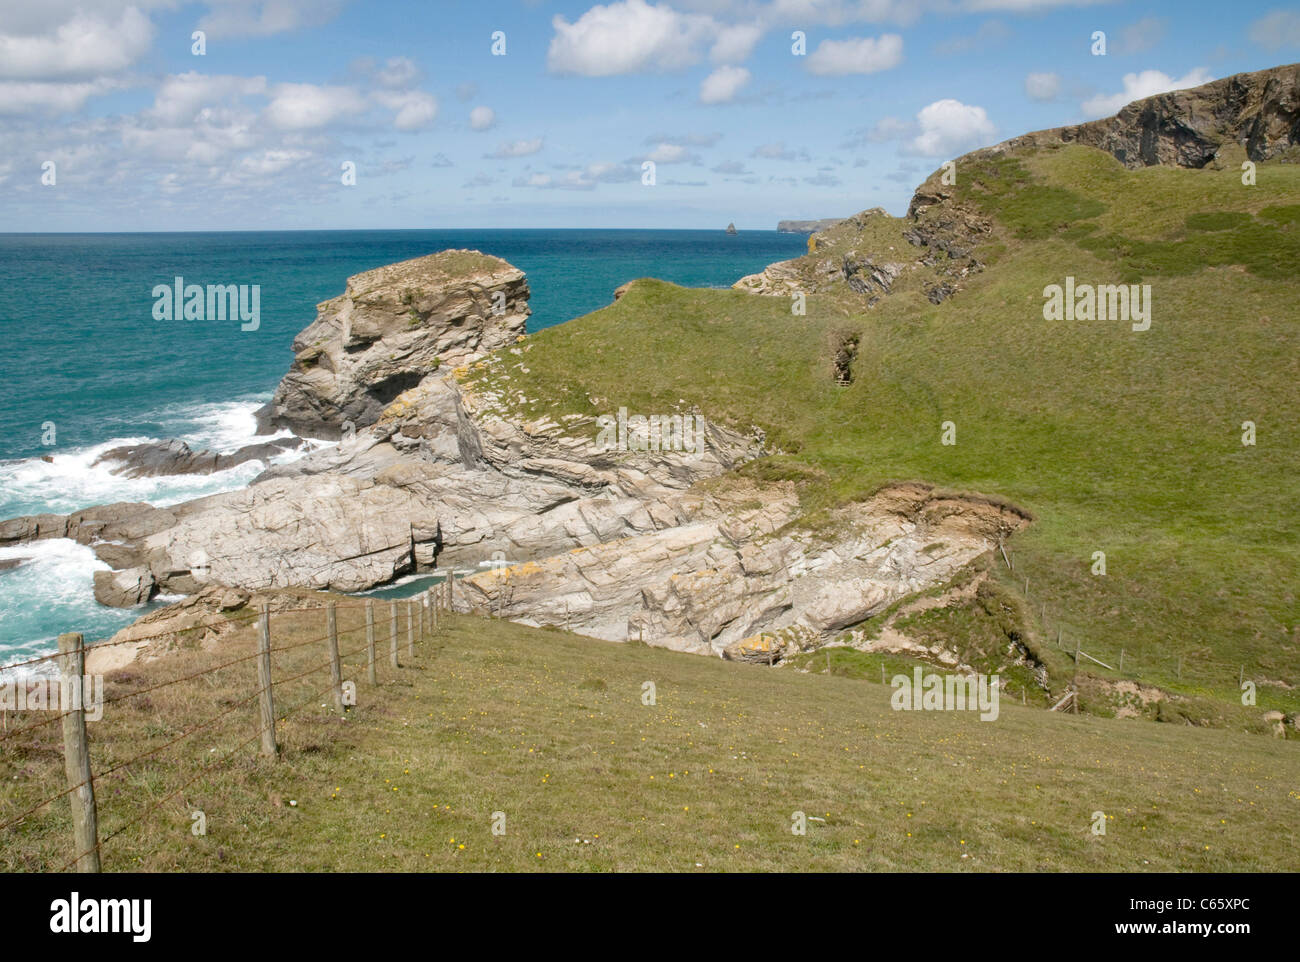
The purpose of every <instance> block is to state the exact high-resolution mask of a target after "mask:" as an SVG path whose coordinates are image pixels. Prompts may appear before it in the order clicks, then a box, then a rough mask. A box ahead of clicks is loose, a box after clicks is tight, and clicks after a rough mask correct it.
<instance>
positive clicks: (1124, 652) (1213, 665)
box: [999, 544, 1247, 712]
mask: <svg viewBox="0 0 1300 962" xmlns="http://www.w3.org/2000/svg"><path fill="white" fill-rule="evenodd" d="M999 549H1001V552H1002V558H1003V561H1004V562H1005V563H1006V567H1007V570H1008V571H1009V572H1013V573H1015V575H1016V577H1015V578H1014V579H1013V582H1012V583H1013V584H1016V585H1017V586H1019V585H1020V580H1019V577H1020V575H1021V572H1018V571H1017V570H1016V567H1015V557H1016V556H1015V552H1011V553H1010V554H1009V555H1008V553H1007V552H1006V550H1005V549H1004V548H1003V547H1002V545H1001V544H999ZM1023 594H1024V598H1025V601H1026V602H1027V603H1029V607H1030V612H1031V616H1032V611H1033V603H1032V600H1031V597H1030V579H1029V576H1027V575H1026V576H1025V577H1024V585H1023ZM1053 620H1054V621H1055V623H1056V648H1057V649H1058V650H1060V651H1063V652H1065V654H1066V655H1067V656H1068V657H1070V658H1071V659H1072V660H1073V661H1074V663H1075V672H1076V674H1077V672H1078V666H1079V664H1080V663H1081V661H1080V659H1083V658H1086V659H1088V660H1089V661H1091V662H1094V663H1096V664H1098V665H1100V666H1101V667H1102V668H1106V669H1108V670H1110V671H1113V672H1115V673H1116V674H1118V675H1121V676H1123V678H1124V679H1125V680H1128V681H1133V682H1137V683H1139V684H1147V685H1154V686H1157V687H1159V686H1161V684H1162V683H1160V682H1156V681H1144V680H1143V678H1142V676H1141V674H1139V673H1138V672H1137V671H1136V670H1135V666H1134V663H1135V662H1142V663H1144V664H1147V665H1152V664H1153V663H1152V662H1151V660H1150V659H1143V658H1139V657H1138V656H1136V655H1135V654H1134V653H1133V652H1130V651H1129V650H1128V647H1127V646H1122V647H1121V648H1120V650H1119V659H1118V662H1117V665H1109V664H1107V663H1106V662H1104V661H1102V660H1101V659H1100V658H1098V657H1096V656H1095V655H1092V654H1090V653H1088V652H1087V651H1084V650H1083V648H1082V647H1081V636H1082V634H1083V632H1081V631H1077V630H1076V629H1073V628H1071V633H1072V634H1075V637H1074V638H1073V639H1072V640H1073V641H1074V648H1073V649H1071V648H1070V647H1069V645H1068V644H1066V637H1065V628H1064V627H1063V626H1064V624H1065V623H1064V622H1063V621H1062V620H1058V619H1055V618H1053ZM1038 621H1039V624H1040V625H1041V626H1042V628H1043V631H1044V634H1045V636H1046V637H1045V639H1044V640H1045V641H1046V640H1047V638H1050V635H1051V632H1050V631H1049V630H1048V611H1047V602H1046V601H1042V602H1040V603H1039V618H1038ZM1126 661H1127V662H1128V664H1129V668H1128V670H1125V662H1126ZM1157 664H1158V663H1157ZM1169 664H1170V665H1172V666H1173V667H1174V675H1175V677H1176V678H1177V679H1178V681H1182V680H1183V669H1184V667H1185V665H1189V664H1195V666H1196V667H1197V669H1199V672H1198V674H1200V676H1201V677H1202V678H1204V676H1205V675H1206V674H1207V672H1208V673H1209V674H1210V678H1209V679H1207V680H1208V681H1210V683H1213V680H1214V676H1215V674H1216V673H1222V674H1223V675H1224V676H1225V677H1228V678H1231V675H1232V669H1233V668H1236V669H1237V672H1236V675H1237V678H1236V683H1237V687H1238V688H1241V687H1242V685H1243V684H1244V683H1245V682H1246V681H1247V679H1246V665H1245V664H1244V663H1238V664H1236V665H1232V664H1229V663H1228V662H1225V661H1221V660H1219V659H1216V658H1212V657H1206V658H1196V659H1194V660H1193V659H1192V658H1191V657H1190V656H1189V654H1188V653H1187V652H1181V653H1179V654H1178V655H1177V656H1176V657H1175V658H1173V659H1171V660H1170V662H1169ZM1067 688H1068V690H1069V691H1070V692H1077V688H1076V685H1075V682H1074V680H1073V679H1072V680H1071V682H1070V684H1069V685H1068V686H1067ZM1058 705H1059V703H1058ZM1067 707H1072V708H1073V710H1074V711H1075V712H1077V711H1078V698H1077V697H1075V698H1074V700H1073V702H1072V703H1071V705H1070V706H1067ZM1053 710H1055V709H1053Z"/></svg>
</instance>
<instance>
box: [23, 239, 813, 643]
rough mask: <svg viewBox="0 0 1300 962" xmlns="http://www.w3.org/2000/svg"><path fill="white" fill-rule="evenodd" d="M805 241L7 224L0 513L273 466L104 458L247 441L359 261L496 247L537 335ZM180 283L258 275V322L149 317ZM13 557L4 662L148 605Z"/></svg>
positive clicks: (732, 275)
mask: <svg viewBox="0 0 1300 962" xmlns="http://www.w3.org/2000/svg"><path fill="white" fill-rule="evenodd" d="M805 242H806V241H805V238H804V237H803V236H802V235H798V234H783V233H780V232H778V231H776V230H770V231H739V232H738V233H737V234H734V235H728V234H726V233H725V231H724V230H722V229H718V230H667V229H635V228H613V229H601V228H566V229H544V228H518V229H513V228H512V229H498V230H494V229H455V230H453V229H440V230H419V229H396V230H373V229H365V230H277V231H145V232H78V233H71V232H49V233H31V232H25V233H0V329H2V330H3V331H4V332H5V334H6V335H7V340H8V342H9V345H10V347H9V350H8V351H7V352H6V354H5V355H4V357H3V360H0V520H3V519H6V518H12V517H16V516H20V515H28V514H41V513H56V514H66V513H68V512H72V511H77V510H81V509H84V508H88V507H91V506H93V505H98V504H109V503H113V502H117V501H147V502H149V503H151V504H155V505H168V504H175V503H178V502H181V501H187V500H190V499H192V498H196V497H202V496H204V495H209V494H216V493H219V492H221V491H227V490H232V489H234V488H238V487H242V486H243V485H245V484H247V483H248V482H249V481H251V480H252V479H253V478H254V477H256V476H257V475H258V474H259V473H260V472H261V471H262V470H264V468H265V464H264V463H263V462H260V461H253V462H248V463H245V464H243V465H240V466H238V467H235V468H232V469H230V470H227V471H222V472H218V473H215V474H211V475H179V476H176V477H163V478H140V479H135V480H131V479H126V478H122V477H118V476H117V475H114V474H112V473H111V470H110V467H111V466H110V465H109V464H96V463H95V461H96V459H97V458H99V457H100V456H101V455H103V454H104V453H105V452H106V451H109V450H111V449H112V448H115V447H120V446H123V445H127V444H140V443H143V442H147V441H157V440H163V439H167V438H179V439H181V440H183V441H185V442H186V443H188V444H189V445H190V446H191V447H193V448H195V449H209V450H213V451H216V452H218V453H227V452H230V451H234V450H236V449H237V448H239V447H241V446H243V445H245V444H248V443H251V442H252V441H253V440H254V439H255V431H256V424H255V421H254V417H253V412H254V411H255V410H256V409H257V408H258V407H260V406H261V405H262V404H264V403H265V402H266V401H267V400H269V399H270V396H271V393H272V391H273V390H274V389H275V386H276V384H278V383H279V380H280V378H281V377H282V376H283V374H284V373H285V372H286V371H287V370H288V367H289V364H290V362H291V361H292V360H293V353H292V351H291V348H290V345H291V343H292V341H293V338H294V336H295V335H296V334H297V333H298V332H299V331H301V330H302V329H303V328H304V327H306V326H307V325H308V324H309V323H311V321H312V320H313V319H314V318H315V316H316V305H317V304H318V303H319V302H321V301H323V300H326V299H328V298H331V297H334V296H336V295H338V294H341V293H342V292H343V290H344V285H345V283H346V280H347V278H348V277H349V276H351V275H353V274H356V273H359V272H361V271H365V270H369V269H372V268H375V267H380V266H383V265H385V264H390V263H393V262H395V261H401V260H406V259H409V258H412V257H419V256H421V255H424V254H430V253H434V252H435V251H439V250H445V249H448V248H473V249H477V250H481V251H483V252H484V253H488V254H493V255H496V256H498V257H502V258H504V259H505V260H507V261H509V262H510V263H511V264H514V265H515V266H516V267H518V268H520V269H521V270H523V271H524V272H525V273H526V274H527V276H528V281H529V285H530V288H531V292H532V297H531V300H530V304H531V306H532V309H533V313H532V314H531V316H530V317H529V319H528V325H527V330H528V332H529V333H536V332H538V331H541V330H545V329H546V328H548V327H553V326H555V325H556V324H561V323H564V322H565V321H568V320H571V319H573V318H576V317H581V316H582V315H584V314H588V313H590V312H591V311H593V310H597V309H599V308H601V307H604V306H606V305H607V304H609V303H611V302H612V300H613V295H614V290H615V288H617V287H618V286H619V285H620V284H623V283H625V282H627V281H629V280H632V279H634V278H637V277H657V278H660V279H663V280H667V281H671V282H673V283H677V284H681V285H684V286H688V287H729V286H730V285H731V284H733V283H734V282H735V281H736V280H738V279H739V278H740V277H743V276H744V275H746V274H750V273H754V272H756V271H760V270H762V269H763V268H764V267H766V266H767V265H768V264H770V263H772V262H774V261H779V260H784V259H787V258H790V257H796V256H798V255H799V254H801V253H803V252H804V250H805ZM176 277H183V278H185V282H186V283H187V284H188V283H197V284H202V285H207V284H233V285H257V286H258V287H259V289H260V304H259V315H260V316H259V322H258V325H257V328H256V330H242V329H241V324H240V323H239V321H238V319H233V320H228V321H211V320H205V321H184V320H175V321H159V320H156V319H155V317H154V313H153V308H154V304H155V299H154V296H153V293H152V292H153V289H154V287H155V286H156V285H170V284H172V283H174V279H175V278H176ZM287 434H288V432H281V433H280V435H279V436H287ZM263 439H264V438H263ZM51 442H52V443H51ZM319 443H320V442H313V444H316V445H318V444H319ZM302 453H304V451H303V450H301V449H300V450H299V451H296V452H289V453H286V454H284V455H282V456H281V459H290V458H295V457H301V456H302ZM47 458H48V459H50V460H45V459H47ZM277 460H280V459H277ZM16 560H17V561H20V563H19V564H18V566H17V567H12V568H8V569H7V570H5V569H4V568H3V566H0V663H9V662H13V661H17V660H21V659H23V658H28V657H33V656H35V655H38V654H44V653H46V652H48V651H50V650H52V649H53V647H54V643H55V639H56V638H57V636H58V635H59V634H60V633H61V632H66V631H81V632H83V633H85V635H86V637H87V639H88V640H96V639H101V638H105V637H108V636H109V635H111V634H112V633H113V632H115V631H117V630H118V629H120V628H122V627H124V626H125V625H127V624H129V623H130V622H132V621H134V620H135V619H136V618H138V617H139V616H140V614H141V613H142V611H143V610H147V609H139V608H136V609H115V608H106V607H104V606H102V605H99V604H98V603H97V602H96V601H95V600H94V596H93V591H92V582H93V571H95V570H97V569H107V567H108V566H107V565H105V564H104V563H103V562H101V561H99V560H98V559H97V558H96V557H95V556H94V553H93V552H92V551H91V549H90V548H88V547H86V546H84V545H78V544H76V543H74V542H72V541H68V540H62V539H59V540H49V541H40V542H35V543H32V544H25V545H18V546H11V547H0V562H5V561H16ZM411 590H415V587H414V586H412V588H411ZM175 600H178V599H174V598H167V597H160V598H159V599H157V600H156V601H155V602H153V603H152V604H151V606H150V607H151V608H152V607H158V606H160V605H162V604H166V603H169V602H171V601H175Z"/></svg>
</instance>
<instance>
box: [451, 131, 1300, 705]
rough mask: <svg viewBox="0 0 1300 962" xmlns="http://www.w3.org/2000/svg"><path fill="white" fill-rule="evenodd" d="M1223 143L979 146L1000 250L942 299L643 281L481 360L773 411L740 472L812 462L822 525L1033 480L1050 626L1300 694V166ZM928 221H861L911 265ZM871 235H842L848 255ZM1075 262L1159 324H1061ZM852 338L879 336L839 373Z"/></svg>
mask: <svg viewBox="0 0 1300 962" xmlns="http://www.w3.org/2000/svg"><path fill="white" fill-rule="evenodd" d="M1224 154H1225V159H1224V161H1223V163H1222V165H1221V169H1214V168H1206V169H1204V170H1186V169H1175V168H1163V167H1160V168H1149V169H1144V170H1137V171H1129V170H1125V169H1124V168H1123V167H1121V166H1120V165H1119V164H1118V162H1116V161H1115V160H1114V159H1113V158H1111V157H1110V156H1109V155H1107V154H1104V153H1101V152H1099V151H1096V150H1093V149H1090V148H1086V147H1080V146H1072V147H1066V148H1060V149H1042V150H1037V151H1034V152H1029V153H1022V154H1020V155H1017V156H1012V157H1004V158H1002V159H1000V160H995V161H987V162H981V163H978V164H975V163H972V164H970V165H968V166H966V167H962V168H961V169H960V170H959V174H958V185H959V187H958V196H957V199H958V200H960V201H961V202H963V203H966V204H970V205H974V206H976V207H979V208H981V209H983V210H984V211H985V212H986V213H987V214H988V215H989V216H990V217H992V218H993V220H994V224H995V229H994V231H993V233H992V235H990V236H989V237H988V239H987V240H986V241H985V242H983V244H982V245H981V246H980V247H979V248H978V250H977V255H978V256H980V257H981V258H983V259H984V260H985V261H986V267H985V269H984V270H983V271H982V272H980V273H976V274H973V275H971V276H970V277H968V278H966V279H965V280H964V281H963V282H962V284H963V288H964V289H963V290H961V291H960V292H958V293H957V294H956V295H954V296H952V297H950V298H948V299H947V300H945V301H944V302H943V303H941V304H938V305H934V304H931V303H930V302H929V301H928V300H926V298H925V297H924V296H923V294H922V293H921V291H920V290H919V289H913V287H914V286H915V285H913V286H912V287H909V282H908V281H907V279H906V276H905V278H904V279H902V280H900V281H899V284H898V287H897V289H896V291H895V293H893V294H891V295H889V296H887V297H885V298H883V299H882V300H881V301H880V303H878V304H877V305H876V306H874V307H873V308H871V309H870V310H866V309H865V305H864V302H863V300H862V298H861V297H859V296H858V295H854V294H852V293H851V292H848V291H847V289H843V288H842V285H841V290H840V291H839V292H832V293H828V294H825V295H822V296H813V297H810V298H809V300H808V313H807V315H806V316H796V315H793V314H792V312H791V305H790V301H789V300H788V299H785V298H777V297H760V296H755V295H751V294H745V293H740V292H734V291H704V290H686V289H682V288H679V287H675V286H673V285H670V284H666V283H662V282H653V281H645V282H639V283H637V284H636V285H634V286H633V287H632V288H631V290H630V291H629V292H628V293H627V294H626V295H625V296H624V297H623V298H622V299H620V300H619V301H618V302H617V303H615V304H612V305H611V306H610V307H608V308H605V309H604V310H601V311H597V312H596V313H594V314H591V315H589V316H587V317H585V318H581V319H579V320H576V321H572V322H570V323H568V324H564V325H561V326H559V327H555V328H551V329H548V330H546V331H543V332H541V333H539V334H537V335H534V336H531V337H530V338H529V344H530V347H529V349H528V350H527V351H526V352H525V353H524V354H523V355H521V356H519V357H516V358H511V357H505V358H503V359H502V360H501V361H500V362H499V363H497V364H494V365H485V366H484V367H483V368H481V369H479V370H476V371H474V372H471V373H470V374H469V375H467V380H469V381H470V382H474V381H481V382H482V383H484V384H485V385H492V386H494V387H497V388H504V387H506V386H508V391H506V395H507V396H508V397H512V398H514V399H515V400H514V402H513V403H514V404H515V405H516V407H518V408H520V409H524V410H530V411H532V412H533V413H539V414H540V413H548V414H552V415H554V414H557V413H570V412H576V413H583V414H588V415H595V414H600V413H607V412H608V411H611V410H616V409H617V408H618V407H620V406H626V407H627V408H628V409H629V410H630V411H642V412H663V413H671V412H674V411H678V410H690V409H696V410H699V411H701V412H704V413H705V414H706V415H707V416H708V417H710V418H713V419H715V420H718V421H721V422H724V423H728V424H731V425H734V426H738V427H741V428H745V429H748V428H749V427H751V426H757V427H759V428H761V429H763V430H764V431H765V432H766V435H767V437H768V439H769V442H770V445H771V446H772V447H773V449H774V450H775V451H776V452H777V453H776V455H775V456H774V457H771V458H767V459H763V460H761V461H759V462H754V463H752V464H750V465H748V466H746V467H745V468H743V469H742V473H743V474H746V475H748V476H750V477H753V478H794V479H797V480H800V481H801V482H802V502H803V507H804V517H803V520H802V524H803V525H805V526H806V527H809V528H812V529H816V528H817V526H818V525H819V524H820V523H824V521H825V519H826V517H827V511H828V509H829V508H830V507H832V506H834V505H837V504H841V503H843V502H845V501H851V500H855V499H862V498H865V497H866V496H868V495H870V494H871V493H872V492H873V491H875V490H877V489H878V488H879V487H880V486H881V485H883V484H885V483H887V482H891V481H904V480H923V481H927V482H930V483H933V484H936V485H939V486H942V487H947V488H952V489H957V490H963V491H975V492H981V493H983V494H987V495H995V496H1000V497H1003V498H1006V499H1009V500H1011V501H1013V502H1015V503H1016V504H1017V505H1019V506H1021V507H1023V508H1026V509H1028V510H1029V511H1030V512H1031V513H1032V514H1033V515H1034V517H1035V518H1036V519H1037V520H1036V522H1035V523H1034V524H1033V525H1031V526H1030V527H1029V528H1028V529H1026V530H1025V531H1024V532H1022V533H1021V534H1019V535H1017V537H1016V538H1015V539H1014V543H1013V544H1012V545H1011V546H1010V547H1011V551H1012V553H1013V556H1014V563H1015V566H1016V576H1015V579H1014V581H1015V582H1019V583H1021V584H1023V580H1024V578H1029V580H1030V589H1029V599H1028V601H1029V603H1028V607H1029V608H1030V609H1031V610H1033V611H1034V613H1035V616H1036V617H1037V618H1039V619H1040V621H1042V622H1043V623H1041V624H1039V629H1040V631H1041V633H1042V634H1043V635H1044V637H1048V636H1050V637H1055V635H1056V633H1057V631H1058V630H1060V631H1062V632H1063V633H1064V635H1065V637H1066V639H1067V641H1069V640H1071V639H1073V640H1078V641H1080V642H1081V643H1082V645H1083V647H1084V649H1085V650H1086V651H1088V652H1090V653H1091V654H1093V655H1095V656H1096V657H1098V658H1100V659H1101V660H1103V661H1105V662H1106V663H1108V664H1110V665H1116V664H1117V660H1118V658H1119V656H1120V653H1121V650H1123V652H1124V655H1125V671H1124V672H1123V674H1124V675H1125V676H1131V677H1137V678H1140V679H1141V680H1142V681H1144V682H1148V683H1152V684H1156V685H1160V686H1162V687H1164V688H1167V689H1169V690H1172V691H1176V692H1181V693H1185V694H1187V695H1189V696H1193V697H1197V698H1205V699H1209V700H1212V701H1217V702H1219V703H1221V704H1227V703H1235V702H1238V701H1239V700H1240V693H1239V690H1238V677H1239V675H1240V674H1244V676H1245V677H1246V678H1247V679H1253V680H1255V682H1256V684H1257V685H1258V686H1259V690H1258V708H1259V709H1260V711H1261V712H1262V711H1265V710H1269V709H1279V710H1283V711H1288V712H1294V711H1296V710H1298V709H1300V687H1298V686H1300V638H1298V637H1297V629H1298V626H1300V600H1298V598H1297V582H1298V580H1300V579H1297V572H1300V511H1297V507H1296V506H1297V498H1298V496H1300V482H1297V479H1296V474H1295V471H1296V465H1297V464H1298V463H1300V437H1298V436H1297V427H1296V420H1295V417H1294V412H1295V411H1297V410H1300V309H1297V306H1296V299H1295V293H1296V290H1295V282H1294V276H1295V265H1296V264H1297V263H1300V166H1297V165H1295V164H1283V163H1271V164H1270V163H1266V164H1262V165H1260V168H1259V175H1258V183H1257V185H1256V186H1254V187H1246V186H1243V185H1242V183H1241V174H1240V170H1239V166H1238V164H1237V163H1236V162H1235V159H1234V158H1235V155H1234V154H1233V152H1232V149H1229V150H1225V152H1224ZM905 226H906V224H905V223H904V222H902V221H898V220H893V219H889V218H879V217H877V218H873V219H872V220H871V222H870V223H869V224H868V225H867V227H865V228H863V230H864V232H865V233H864V234H863V236H862V237H860V238H857V240H858V241H860V242H861V249H862V251H863V252H875V253H876V254H877V255H879V256H880V257H881V259H884V260H889V259H891V258H893V259H899V260H902V259H905V258H907V257H911V256H915V250H916V249H915V248H910V247H909V246H908V244H907V242H906V241H905V240H904V239H903V237H902V231H903V228H904V227H905ZM853 229H856V228H851V227H847V226H845V225H841V226H840V227H837V228H835V229H833V230H832V231H831V232H830V233H829V234H828V237H831V238H833V239H835V240H836V242H837V243H838V244H839V245H840V246H838V247H836V248H835V249H834V250H835V253H834V256H836V257H838V256H840V253H842V251H843V250H844V249H845V247H846V246H847V245H848V244H849V243H850V241H852V240H854V238H852V237H847V238H846V237H845V236H844V233H843V232H845V231H850V230H853ZM837 231H838V232H840V233H838V234H837V233H836V232H837ZM891 246H892V247H894V248H895V249H896V251H898V252H901V253H893V254H891V253H883V254H882V253H881V252H887V251H888V250H889V248H890V247H891ZM909 251H910V252H911V253H908V252H909ZM822 256H824V255H822V254H814V255H811V258H810V260H809V263H815V262H816V261H817V260H818V258H819V257H822ZM1066 276H1073V277H1075V278H1077V279H1078V281H1079V283H1092V284H1109V283H1121V282H1137V281H1141V282H1143V283H1147V284H1150V285H1151V288H1152V295H1151V296H1152V304H1153V319H1152V324H1151V327H1150V329H1149V330H1147V331H1143V332H1134V331H1132V330H1131V327H1130V324H1129V323H1128V322H1127V321H1074V322H1066V321H1045V320H1044V319H1043V314H1042V308H1043V303H1044V297H1043V289H1044V288H1045V287H1046V286H1047V285H1049V284H1062V283H1063V281H1064V278H1065V277H1066ZM846 332H847V333H849V334H854V335H856V336H857V337H858V338H859V348H858V355H857V359H856V360H855V362H854V363H853V367H852V372H853V382H852V383H851V384H850V385H848V386H847V387H840V386H837V385H836V383H835V378H834V377H833V354H834V348H835V346H836V345H838V344H840V343H842V339H843V336H844V335H845V333H846ZM506 378H508V380H506ZM1246 421H1251V422H1253V423H1254V424H1255V426H1256V431H1257V443H1256V444H1254V445H1253V446H1245V445H1243V443H1242V437H1243V422H1246ZM945 422H952V423H953V425H955V429H956V444H954V445H944V444H942V443H941V427H942V425H943V424H944V423H945ZM1096 552H1104V554H1105V562H1106V570H1105V574H1104V576H1102V575H1096V574H1093V566H1094V558H1095V553H1096ZM1022 590H1023V589H1022ZM1089 669H1090V671H1094V672H1097V673H1099V674H1101V675H1107V676H1109V677H1116V676H1118V675H1119V673H1118V672H1114V673H1107V672H1106V671H1104V670H1103V669H1100V668H1097V667H1096V666H1093V665H1090V666H1089Z"/></svg>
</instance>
